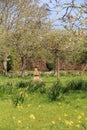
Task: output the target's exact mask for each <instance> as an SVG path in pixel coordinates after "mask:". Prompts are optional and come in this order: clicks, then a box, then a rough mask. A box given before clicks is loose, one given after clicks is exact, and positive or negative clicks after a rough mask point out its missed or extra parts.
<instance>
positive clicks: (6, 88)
mask: <svg viewBox="0 0 87 130" xmlns="http://www.w3.org/2000/svg"><path fill="white" fill-rule="evenodd" d="M12 92H13V84H12V83H11V82H10V83H9V82H8V83H6V84H3V85H0V93H3V94H12Z"/></svg>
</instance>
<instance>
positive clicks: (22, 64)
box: [21, 57, 25, 77]
mask: <svg viewBox="0 0 87 130" xmlns="http://www.w3.org/2000/svg"><path fill="white" fill-rule="evenodd" d="M24 69H25V57H21V76H22V77H24Z"/></svg>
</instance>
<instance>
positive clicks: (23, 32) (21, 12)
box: [10, 0, 50, 76]
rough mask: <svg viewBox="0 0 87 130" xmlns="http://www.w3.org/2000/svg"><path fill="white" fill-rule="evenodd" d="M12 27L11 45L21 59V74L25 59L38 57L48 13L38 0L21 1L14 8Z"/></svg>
mask: <svg viewBox="0 0 87 130" xmlns="http://www.w3.org/2000/svg"><path fill="white" fill-rule="evenodd" d="M15 13H16V15H15V17H14V18H13V19H14V20H13V21H14V27H13V30H12V35H11V38H10V39H11V41H10V43H11V45H13V46H14V47H15V48H16V50H17V52H18V54H19V56H20V59H21V74H22V76H23V73H24V65H25V63H24V61H25V58H26V57H28V58H33V57H36V58H37V57H40V53H41V50H42V47H41V41H42V38H43V35H44V33H46V31H47V29H49V27H50V24H49V21H48V19H47V16H48V12H47V11H46V9H45V7H44V6H41V5H39V3H38V0H35V1H33V2H32V1H31V0H22V1H19V2H18V3H17V4H16V7H15Z"/></svg>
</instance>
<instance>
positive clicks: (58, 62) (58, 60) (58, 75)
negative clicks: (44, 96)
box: [57, 57, 60, 80]
mask: <svg viewBox="0 0 87 130" xmlns="http://www.w3.org/2000/svg"><path fill="white" fill-rule="evenodd" d="M59 78H60V59H59V57H57V80H58V79H59Z"/></svg>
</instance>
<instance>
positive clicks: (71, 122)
mask: <svg viewBox="0 0 87 130" xmlns="http://www.w3.org/2000/svg"><path fill="white" fill-rule="evenodd" d="M65 123H66V125H69V126H71V125H72V124H73V121H71V120H70V121H68V120H66V121H65Z"/></svg>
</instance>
